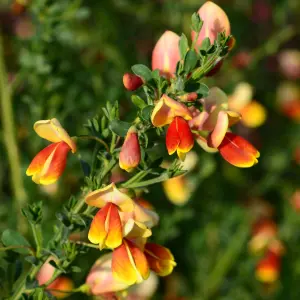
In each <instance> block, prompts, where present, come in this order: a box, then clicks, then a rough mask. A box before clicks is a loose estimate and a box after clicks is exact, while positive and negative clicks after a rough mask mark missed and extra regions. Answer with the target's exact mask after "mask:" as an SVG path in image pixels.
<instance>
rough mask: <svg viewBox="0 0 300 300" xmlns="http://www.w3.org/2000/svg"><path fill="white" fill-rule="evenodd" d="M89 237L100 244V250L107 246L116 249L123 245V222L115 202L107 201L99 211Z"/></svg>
mask: <svg viewBox="0 0 300 300" xmlns="http://www.w3.org/2000/svg"><path fill="white" fill-rule="evenodd" d="M88 238H89V240H90V241H91V242H92V243H93V244H99V248H100V250H102V249H103V248H105V247H107V248H111V249H114V248H116V247H118V246H120V245H121V243H122V239H123V234H122V223H121V219H120V215H119V210H118V207H117V206H116V205H115V204H113V203H111V202H110V203H107V204H106V205H105V206H104V207H103V208H102V209H100V210H99V211H98V212H97V214H96V215H95V217H94V219H93V221H92V223H91V227H90V230H89V234H88Z"/></svg>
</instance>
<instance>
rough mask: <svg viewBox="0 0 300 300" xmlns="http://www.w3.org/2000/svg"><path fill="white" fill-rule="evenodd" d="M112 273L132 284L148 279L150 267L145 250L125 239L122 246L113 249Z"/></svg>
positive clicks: (118, 278)
mask: <svg viewBox="0 0 300 300" xmlns="http://www.w3.org/2000/svg"><path fill="white" fill-rule="evenodd" d="M112 273H113V276H114V278H115V279H116V280H119V281H121V282H124V283H125V284H127V285H132V284H135V283H140V282H142V281H143V280H145V279H147V278H148V277H149V274H150V269H149V265H148V262H147V259H146V256H145V254H144V253H143V251H142V250H141V249H140V248H139V247H137V246H136V245H135V244H134V243H132V242H130V241H128V240H126V239H124V240H123V243H122V244H121V246H119V247H118V248H116V249H114V251H113V254H112Z"/></svg>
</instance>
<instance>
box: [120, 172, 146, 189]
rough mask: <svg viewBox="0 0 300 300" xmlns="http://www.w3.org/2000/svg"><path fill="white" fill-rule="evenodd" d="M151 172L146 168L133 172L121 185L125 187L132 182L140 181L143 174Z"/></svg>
mask: <svg viewBox="0 0 300 300" xmlns="http://www.w3.org/2000/svg"><path fill="white" fill-rule="evenodd" d="M150 172H151V169H149V170H147V171H140V172H138V173H137V174H135V175H134V176H132V177H131V178H130V179H129V180H127V181H126V182H124V183H123V184H122V187H124V188H126V187H127V186H128V185H131V184H132V183H134V182H139V181H141V180H142V179H143V178H144V177H145V176H147V175H148V174H149V173H150Z"/></svg>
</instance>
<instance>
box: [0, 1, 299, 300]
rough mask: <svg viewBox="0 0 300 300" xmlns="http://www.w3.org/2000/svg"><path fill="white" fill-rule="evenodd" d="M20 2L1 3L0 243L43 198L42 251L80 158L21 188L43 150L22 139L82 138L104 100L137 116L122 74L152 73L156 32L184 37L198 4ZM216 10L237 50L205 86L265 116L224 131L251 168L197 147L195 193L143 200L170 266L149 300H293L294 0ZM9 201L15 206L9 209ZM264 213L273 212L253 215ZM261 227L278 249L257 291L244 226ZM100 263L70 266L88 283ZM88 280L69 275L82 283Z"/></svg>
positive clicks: (159, 193) (157, 192)
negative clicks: (6, 107) (246, 145)
mask: <svg viewBox="0 0 300 300" xmlns="http://www.w3.org/2000/svg"><path fill="white" fill-rule="evenodd" d="M20 2H21V1H20ZM22 3H23V5H21V4H20V3H18V2H16V1H5V0H2V1H1V3H0V26H1V30H2V45H3V51H2V52H3V53H2V55H3V57H4V62H5V65H6V69H7V75H8V79H9V84H10V87H11V88H12V97H11V100H12V104H13V111H12V113H13V118H14V120H15V123H16V128H15V131H13V132H9V135H11V136H15V137H16V138H17V146H18V148H17V150H18V153H19V160H18V159H17V157H15V159H14V162H13V168H14V171H13V172H12V162H10V161H9V160H8V155H7V144H5V143H6V142H5V134H7V133H6V132H5V122H4V114H3V113H2V112H3V106H2V107H1V109H0V110H1V114H0V115H1V116H0V122H1V128H0V159H1V168H0V187H1V188H0V232H2V231H3V230H4V229H6V228H16V226H17V225H16V224H17V221H18V218H21V216H20V214H19V208H20V207H19V205H22V204H24V201H28V202H33V201H37V200H43V203H44V209H45V220H44V222H43V228H44V234H45V240H47V237H50V236H51V234H52V227H53V225H54V224H55V222H56V219H55V212H56V211H57V209H58V207H60V206H61V205H62V204H63V203H65V202H66V201H67V200H68V199H69V197H70V195H71V194H74V195H79V194H80V186H81V184H82V182H83V178H84V174H83V172H82V169H81V166H80V164H79V161H78V158H77V157H75V156H72V157H70V158H69V160H68V166H67V170H66V172H65V174H64V176H63V177H62V178H61V179H60V180H59V182H58V184H57V185H54V186H51V187H48V188H45V187H41V186H38V185H35V184H34V183H33V182H32V181H31V179H30V178H29V177H26V175H25V170H26V168H27V166H28V164H29V163H30V161H31V159H32V158H33V157H34V155H35V154H36V153H37V152H38V151H39V150H40V149H42V148H43V147H44V146H45V145H46V142H45V141H44V140H42V139H40V138H39V137H38V136H37V135H36V134H35V132H34V131H33V130H32V126H33V124H34V122H35V121H36V120H40V119H50V118H52V117H56V118H57V119H59V120H60V122H61V123H62V124H63V126H64V127H65V128H66V129H67V131H68V132H69V133H70V134H71V135H79V134H84V133H86V129H85V128H84V126H83V124H86V122H87V119H88V118H91V117H94V116H95V115H97V114H99V113H100V111H101V107H102V106H104V104H105V102H106V101H116V100H118V101H119V103H120V105H121V108H122V111H121V112H122V115H123V118H124V119H128V120H132V118H133V117H134V113H135V111H134V110H132V109H131V108H132V107H133V106H132V105H131V101H130V96H131V93H129V92H127V91H126V90H125V89H124V87H123V84H122V76H123V74H124V73H125V72H128V71H130V67H131V65H133V64H135V63H144V64H146V65H149V66H151V52H152V49H153V47H154V45H155V43H156V41H157V40H158V38H159V37H160V36H161V35H162V34H163V32H164V31H165V30H172V31H174V32H176V33H177V34H179V35H180V34H181V33H182V32H184V33H185V34H186V35H187V36H188V37H189V36H190V29H189V26H190V17H191V15H192V13H193V12H195V11H197V10H198V9H199V7H200V6H201V5H202V4H203V3H204V1H200V0H197V1H196V0H139V1H134V0H130V1H129V0H110V1H80V0H63V1H54V0H53V1H50V0H33V1H30V0H28V1H27V2H26V1H24V2H22ZM215 3H217V4H218V5H219V6H221V7H222V8H223V9H224V11H225V12H226V13H227V15H228V17H229V20H230V23H231V31H232V34H233V35H234V37H235V38H236V46H235V48H234V49H233V51H232V52H231V53H230V55H229V56H228V57H227V59H226V61H225V63H224V65H223V67H222V69H221V71H220V72H219V73H218V74H217V75H216V76H214V77H210V78H206V79H205V83H206V84H207V85H208V86H209V87H212V86H214V85H217V86H219V87H220V88H222V89H224V91H226V93H228V94H229V95H231V94H233V92H234V91H235V88H236V86H237V85H238V84H239V83H241V82H247V83H249V84H250V85H251V86H252V88H253V97H252V99H253V100H254V99H255V100H256V101H257V102H259V103H261V104H262V105H263V107H264V108H265V110H266V112H267V119H266V121H265V122H264V124H262V126H260V127H258V128H249V127H246V126H244V125H239V126H236V128H234V129H233V131H234V132H238V133H239V134H240V135H242V136H243V137H245V138H247V139H248V140H250V141H251V142H252V143H253V144H254V145H255V146H256V147H257V148H258V149H259V150H260V153H261V157H260V160H259V164H258V165H256V166H254V167H253V168H251V169H238V168H235V167H233V166H230V165H229V164H228V163H227V162H225V161H224V160H222V159H221V158H220V157H219V155H218V154H209V153H205V152H204V151H203V150H201V149H200V147H198V146H197V145H196V146H195V149H194V150H195V151H196V152H197V157H198V160H199V161H198V165H197V167H196V168H194V169H193V171H191V172H190V173H189V174H188V178H187V180H190V181H191V182H192V185H193V190H194V192H193V193H192V195H190V196H189V197H188V198H187V199H186V201H185V203H184V204H182V205H180V206H179V205H176V204H173V203H172V202H171V201H169V199H168V197H167V196H166V195H165V193H164V190H163V188H162V186H155V187H154V188H152V189H150V192H149V193H148V194H144V195H143V197H144V198H145V199H146V200H147V201H149V202H150V203H152V204H153V206H154V207H155V209H156V210H157V212H158V213H159V215H160V218H161V221H160V224H159V226H158V227H157V228H155V229H154V232H153V236H154V238H155V241H157V242H159V243H162V244H164V245H165V246H167V247H169V248H170V249H171V250H172V252H173V253H174V256H175V258H176V261H177V263H178V265H177V267H176V269H175V271H174V275H172V276H170V277H168V278H164V279H161V281H160V285H159V289H158V290H157V292H156V294H155V296H153V297H152V298H153V299H167V300H177V299H220V300H225V299H226V300H247V299H249V300H250V299H299V297H300V286H299V281H300V250H299V249H300V200H299V199H297V197H296V196H297V194H295V192H296V191H297V190H298V189H300V181H299V178H300V167H299V164H300V155H299V149H300V125H299V120H300V92H299V89H300V86H299V83H300V52H299V44H300V35H299V28H300V2H299V1H298V0H278V1H275V0H274V1H271V0H269V1H268V0H245V1H237V0H235V1H234V0H223V1H215ZM0 73H1V74H0V76H1V77H2V79H3V76H4V77H5V74H4V73H3V68H2V67H1V68H0ZM2 79H1V78H0V82H3V81H2ZM0 88H1V101H2V102H4V101H9V100H7V95H5V93H6V92H7V88H8V87H7V86H6V87H5V86H3V83H1V85H0ZM252 99H251V100H252ZM6 116H7V115H6ZM9 117H10V116H9ZM253 117H255V116H254V115H253ZM297 149H298V151H297ZM12 151H13V150H12ZM79 152H80V155H81V157H83V158H84V159H86V160H87V161H89V160H90V159H91V148H90V147H89V144H87V145H86V148H81V149H80V151H79ZM14 155H15V152H14ZM19 161H20V162H19ZM12 177H13V178H14V180H12ZM15 180H16V181H15ZM295 195H296V196H295ZM16 197H17V198H18V197H21V198H22V201H23V200H24V201H23V202H22V201H16V199H15V198H16ZM298 197H299V196H298ZM257 199H260V200H259V201H258V200H257ZM269 206H270V207H269ZM261 207H263V208H261ZM264 207H268V209H269V210H271V211H272V213H267V214H265V210H264V209H265V208H264ZM260 210H263V211H264V212H263V213H261V211H260ZM269 210H268V211H269ZM261 217H264V218H265V217H267V218H268V219H271V220H272V221H274V222H276V224H277V226H278V239H279V240H280V241H281V242H282V244H283V245H284V248H285V253H284V255H283V256H282V257H281V258H280V261H281V267H280V269H279V270H278V272H279V279H278V280H277V281H276V282H273V283H272V284H264V283H262V282H260V281H259V280H257V278H256V277H255V268H256V267H255V266H256V264H257V262H258V261H259V260H260V259H261V256H256V255H253V254H251V253H250V252H249V250H248V241H249V240H250V239H251V224H252V222H253V221H256V220H257V219H258V218H261ZM30 238H31V237H29V239H30ZM85 238H86V235H85V234H82V239H85ZM98 256H99V253H98V252H97V251H90V253H89V254H88V255H86V256H85V257H84V258H81V260H80V261H78V262H76V263H77V265H78V266H80V267H82V269H83V270H85V272H86V273H87V271H88V269H89V268H90V266H91V265H92V264H93V262H94V260H95V259H96V258H97V257H98ZM86 273H73V274H70V276H71V277H72V279H73V280H74V281H75V282H76V284H77V285H80V284H82V283H83V282H84V280H85V276H86ZM0 294H1V292H0ZM83 297H84V296H82V295H78V296H77V295H74V296H71V299H77V298H78V299H79V298H81V299H83Z"/></svg>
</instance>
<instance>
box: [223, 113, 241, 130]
mask: <svg viewBox="0 0 300 300" xmlns="http://www.w3.org/2000/svg"><path fill="white" fill-rule="evenodd" d="M226 113H227V115H228V120H229V124H228V127H231V126H232V125H234V124H236V123H237V122H239V121H240V120H241V118H242V116H241V115H240V114H239V113H237V112H235V111H231V110H227V111H226Z"/></svg>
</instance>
